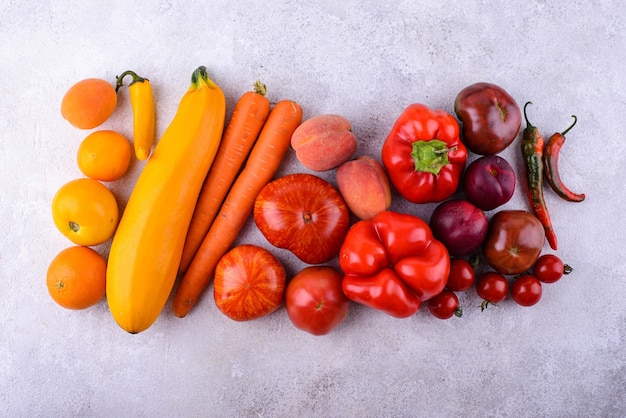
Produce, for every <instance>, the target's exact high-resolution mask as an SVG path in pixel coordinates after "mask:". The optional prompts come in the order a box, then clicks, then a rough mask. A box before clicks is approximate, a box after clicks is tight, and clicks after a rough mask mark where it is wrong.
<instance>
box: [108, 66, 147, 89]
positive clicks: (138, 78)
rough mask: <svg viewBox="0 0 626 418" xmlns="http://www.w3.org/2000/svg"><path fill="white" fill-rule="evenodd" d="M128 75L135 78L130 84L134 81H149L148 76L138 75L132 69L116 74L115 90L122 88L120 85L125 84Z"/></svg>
mask: <svg viewBox="0 0 626 418" xmlns="http://www.w3.org/2000/svg"><path fill="white" fill-rule="evenodd" d="M127 75H129V76H131V77H132V78H133V81H131V82H130V84H129V86H130V85H131V84H133V83H137V82H140V83H143V82H144V81H148V79H147V78H143V77H141V76H139V75H137V73H136V72H134V71H130V70H128V71H124V72H123V73H122V74H120V75H118V76H115V80H116V83H115V92H117V91H118V90H119V89H120V87H122V86H123V85H124V77H126V76H127Z"/></svg>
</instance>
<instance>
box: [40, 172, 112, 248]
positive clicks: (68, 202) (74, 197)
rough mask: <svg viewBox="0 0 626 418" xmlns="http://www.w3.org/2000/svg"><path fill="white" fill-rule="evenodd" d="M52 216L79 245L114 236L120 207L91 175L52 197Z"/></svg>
mask: <svg viewBox="0 0 626 418" xmlns="http://www.w3.org/2000/svg"><path fill="white" fill-rule="evenodd" d="M52 218H53V220H54V224H55V225H56V227H57V228H58V229H59V231H61V233H62V234H63V235H65V236H66V237H67V238H69V239H70V241H72V242H73V243H75V244H78V245H84V246H91V245H98V244H102V243H103V242H105V241H107V240H108V239H109V238H111V237H112V236H113V234H114V233H115V229H116V228H117V224H118V221H119V208H118V206H117V200H116V199H115V196H114V195H113V193H112V192H111V191H110V190H109V189H108V188H107V187H106V186H104V185H103V184H102V183H100V182H98V181H97V180H93V179H90V178H81V179H76V180H72V181H70V182H68V183H66V184H64V185H63V186H61V188H60V189H59V190H58V191H57V193H56V194H55V196H54V198H53V199H52Z"/></svg>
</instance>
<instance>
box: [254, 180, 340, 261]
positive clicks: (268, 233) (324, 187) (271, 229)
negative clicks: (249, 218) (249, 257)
mask: <svg viewBox="0 0 626 418" xmlns="http://www.w3.org/2000/svg"><path fill="white" fill-rule="evenodd" d="M254 222H255V223H256V225H257V227H258V228H259V230H260V231H261V233H262V234H263V235H264V236H265V238H266V239H267V240H268V241H269V242H270V243H271V244H272V245H274V246H276V247H278V248H285V249H287V250H289V251H291V252H292V253H294V254H295V255H296V256H297V257H298V258H299V259H300V260H302V261H304V262H305V263H308V264H321V263H325V262H327V261H330V260H331V259H332V258H334V257H336V256H337V254H338V253H339V248H340V247H341V243H342V242H343V239H344V237H345V236H346V232H347V231H348V227H349V222H350V213H349V211H348V206H347V205H346V203H345V201H344V200H343V198H342V197H341V195H340V194H339V191H338V190H337V189H336V188H335V187H334V186H333V185H331V184H330V183H328V182H327V181H326V180H323V179H321V178H320V177H317V176H314V175H312V174H306V173H295V174H289V175H286V176H284V177H280V178H278V179H276V180H274V181H271V182H270V183H268V184H267V185H265V187H263V189H261V192H260V193H259V194H258V195H257V197H256V200H255V202H254Z"/></svg>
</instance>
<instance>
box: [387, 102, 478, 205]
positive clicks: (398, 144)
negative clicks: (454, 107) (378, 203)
mask: <svg viewBox="0 0 626 418" xmlns="http://www.w3.org/2000/svg"><path fill="white" fill-rule="evenodd" d="M459 131H460V130H459V124H458V122H457V121H456V119H455V118H454V117H453V116H452V115H451V114H449V113H447V112H445V111H443V110H433V109H430V108H429V107H427V106H425V105H423V104H412V105H409V106H408V107H407V108H406V109H405V110H404V111H403V112H402V114H401V115H400V117H399V118H398V120H397V121H396V122H395V124H394V126H393V128H392V130H391V132H390V133H389V135H388V136H387V139H386V140H385V143H384V144H383V150H382V161H383V164H384V165H385V169H386V170H387V173H388V174H389V179H390V180H391V183H392V184H393V185H394V187H395V188H396V190H397V191H398V193H400V195H402V197H404V198H405V199H407V200H408V201H410V202H413V203H429V202H441V201H443V200H445V199H447V198H448V197H450V196H452V195H453V194H454V193H455V192H456V190H457V188H458V187H459V181H460V179H461V175H462V174H463V170H464V169H465V162H466V160H467V148H466V147H465V145H464V144H463V143H462V142H461V139H460V134H459Z"/></svg>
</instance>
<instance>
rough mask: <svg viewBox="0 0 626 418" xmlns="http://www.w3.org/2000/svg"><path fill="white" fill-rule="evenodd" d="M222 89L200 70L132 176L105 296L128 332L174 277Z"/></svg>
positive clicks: (210, 152) (219, 126)
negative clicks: (135, 176)
mask: <svg viewBox="0 0 626 418" xmlns="http://www.w3.org/2000/svg"><path fill="white" fill-rule="evenodd" d="M225 108H226V103H225V99H224V94H223V93H222V91H221V89H220V88H219V87H218V86H217V85H216V84H215V83H214V82H213V81H211V80H210V79H209V77H208V75H207V73H206V68H204V67H199V68H198V69H197V70H196V71H195V72H194V73H193V76H192V78H191V86H190V87H189V90H188V91H187V93H186V94H185V95H184V97H183V98H182V100H181V102H180V105H179V107H178V111H177V113H176V115H175V116H174V119H173V121H172V122H171V124H170V125H169V127H168V128H167V129H166V131H165V133H164V134H163V137H162V138H161V139H160V140H159V142H158V143H157V146H156V147H155V149H154V152H153V153H152V156H151V157H150V159H149V160H148V161H147V162H146V165H145V167H144V169H143V171H142V173H141V175H140V176H139V178H138V180H137V184H136V185H135V188H134V190H133V192H132V194H131V196H130V199H129V201H128V204H127V206H126V209H125V210H124V213H123V215H122V219H121V220H120V223H119V226H118V229H117V231H116V233H115V236H114V238H113V242H112V244H111V250H110V253H109V259H108V265H107V283H106V288H107V300H108V304H109V308H110V310H111V314H112V315H113V318H114V319H115V321H116V322H117V323H118V324H119V325H120V327H122V328H123V329H125V330H126V331H128V332H130V333H138V332H141V331H144V330H146V329H147V328H149V327H150V326H151V325H152V324H153V323H154V321H155V320H156V319H157V318H158V316H159V314H160V312H161V311H162V309H163V307H164V306H165V303H166V302H167V299H168V297H169V294H170V292H171V290H172V287H173V285H174V282H175V280H176V274H177V271H178V265H179V263H180V258H181V254H182V250H183V244H184V241H185V236H186V233H187V229H188V228H189V223H190V222H191V217H192V214H193V211H194V207H195V204H196V200H197V198H198V195H199V193H200V189H201V188H202V184H203V182H204V179H205V177H206V175H207V172H208V171H209V168H210V166H211V164H212V162H213V159H214V157H215V154H216V153H217V149H218V146H219V143H220V141H221V137H222V130H223V128H224V117H225Z"/></svg>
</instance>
